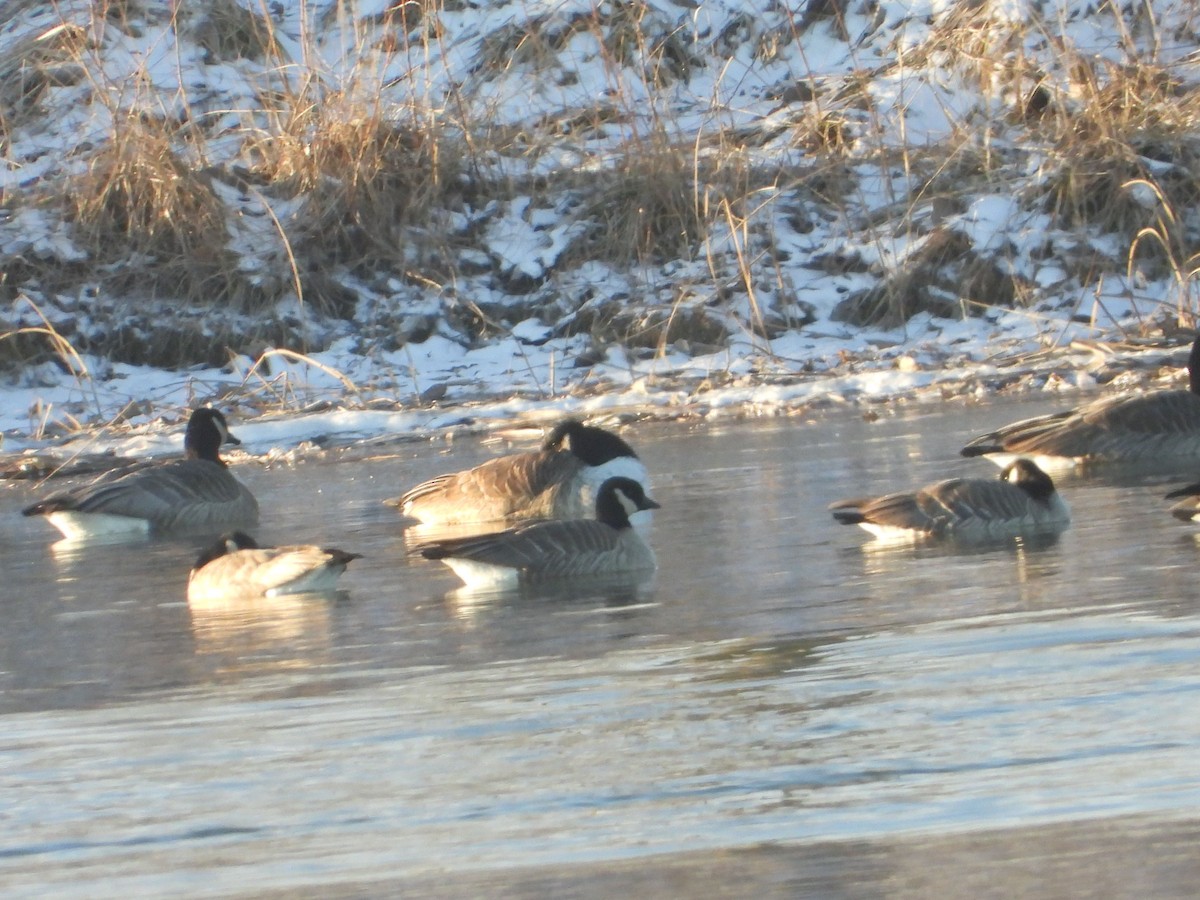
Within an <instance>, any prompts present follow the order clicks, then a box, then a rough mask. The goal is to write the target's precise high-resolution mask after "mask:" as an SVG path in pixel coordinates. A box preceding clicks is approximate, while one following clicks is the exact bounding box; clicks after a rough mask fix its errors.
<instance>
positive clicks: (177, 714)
mask: <svg viewBox="0 0 1200 900" xmlns="http://www.w3.org/2000/svg"><path fill="white" fill-rule="evenodd" d="M1059 406H1060V404H1054V405H1047V404H1045V403H1037V404H1028V403H1027V404H1024V405H1012V404H1009V405H1004V406H993V407H979V408H969V409H966V408H961V407H957V406H952V407H946V408H944V409H939V410H929V409H925V410H914V411H910V412H900V413H897V414H887V415H885V417H884V418H882V419H881V420H879V421H877V422H873V423H868V422H866V421H864V420H863V419H862V417H861V416H858V415H851V414H837V415H824V416H822V417H821V418H820V419H819V420H816V421H800V420H789V421H769V422H765V423H761V424H755V423H739V424H732V423H731V424H729V425H706V426H689V425H686V424H671V425H645V426H638V427H635V428H633V429H631V430H629V431H628V432H627V436H628V437H629V438H630V440H631V441H632V442H633V443H634V444H635V446H636V447H637V448H638V449H639V451H640V452H641V454H642V456H643V458H644V459H645V460H646V462H647V464H648V466H649V467H650V468H651V470H652V471H654V472H655V473H656V481H655V489H654V492H653V493H654V496H655V497H656V499H658V500H659V501H660V502H661V503H662V504H663V509H662V510H661V511H660V512H659V514H658V516H657V519H656V521H655V524H654V528H653V543H654V545H655V548H656V550H657V551H658V554H659V561H660V569H659V572H658V574H657V577H656V578H655V579H653V580H652V581H651V582H649V583H645V584H641V585H619V586H610V587H606V588H596V589H589V590H578V589H575V590H566V591H559V592H557V593H551V592H547V593H543V594H540V595H525V596H514V597H492V598H483V599H480V598H471V597H468V596H462V595H460V594H459V593H457V592H455V590H454V588H455V586H456V583H457V582H456V580H455V578H454V576H453V575H452V573H450V572H449V570H448V569H445V568H444V567H442V566H440V565H439V564H435V563H428V562H425V561H422V560H412V559H410V558H409V557H408V556H407V553H406V549H407V545H406V536H405V533H404V531H403V529H402V527H401V525H400V520H399V519H398V518H397V516H396V515H395V513H394V511H393V510H390V509H387V508H385V507H382V506H381V505H380V503H379V501H380V500H381V499H383V498H385V497H389V496H392V495H395V494H397V493H399V492H400V491H401V490H402V489H403V488H405V487H408V486H410V485H412V484H414V483H416V482H417V481H420V480H422V479H423V478H426V477H428V476H431V475H433V474H437V473H438V472H441V471H447V470H451V469H458V468H462V467H466V466H470V465H473V464H475V463H477V462H480V461H482V460H483V459H486V458H489V457H490V456H492V455H495V454H496V453H498V452H501V450H502V449H503V448H501V447H498V446H484V445H482V444H480V443H478V442H476V441H473V440H466V441H458V442H456V443H455V444H454V445H453V447H452V448H448V446H447V445H446V444H445V443H443V442H440V441H439V442H435V443H415V444H397V445H392V446H389V447H386V448H383V449H380V448H376V449H375V450H373V451H371V453H366V452H361V451H360V452H358V453H355V454H347V455H346V456H345V457H344V458H342V459H340V460H339V461H337V462H324V463H315V462H314V463H306V464H303V465H300V466H298V467H296V468H273V469H267V468H260V467H256V466H242V467H239V469H238V475H239V477H242V478H244V480H245V481H246V482H247V483H249V484H250V486H251V487H252V489H253V490H254V491H255V493H256V494H257V496H258V497H259V501H260V504H261V506H262V508H263V510H264V525H263V527H262V528H261V529H260V530H259V532H258V536H259V537H260V539H261V540H263V541H270V542H286V541H295V540H315V541H318V542H321V543H335V544H337V545H339V546H342V547H344V548H346V549H350V550H355V551H358V552H360V553H363V554H364V557H365V558H364V559H362V560H360V561H358V562H357V563H355V564H354V566H353V567H352V568H351V570H350V571H349V572H348V573H347V575H346V576H345V577H344V579H343V582H342V583H343V586H344V587H345V591H344V592H343V593H342V594H341V595H340V596H339V597H338V598H336V599H333V600H329V599H319V598H309V599H291V600H274V601H263V602H261V603H258V604H255V605H251V606H247V605H245V604H241V605H234V606H231V607H227V608H189V606H188V604H187V602H186V600H185V597H184V585H185V582H186V573H187V569H188V567H189V565H190V562H191V559H192V558H193V557H194V555H195V547H194V546H193V545H192V543H189V542H186V541H185V542H168V541H164V542H157V543H150V544H143V545H135V546H133V547H110V546H99V547H92V548H89V549H84V550H77V551H72V552H64V551H61V550H58V549H55V548H53V547H52V546H51V545H52V543H53V539H54V536H55V534H56V533H55V532H53V531H52V530H51V529H50V528H49V527H48V526H45V525H44V524H43V523H39V522H32V523H31V522H28V521H26V520H23V519H21V518H20V516H19V514H18V510H19V508H20V506H21V505H22V504H23V503H25V502H27V501H28V499H29V497H30V496H31V495H30V493H29V489H28V487H27V486H25V485H8V486H5V487H4V488H3V489H2V490H0V571H2V572H3V575H4V581H5V585H4V588H3V591H2V596H3V598H4V599H3V601H2V602H3V610H4V623H5V627H4V628H3V630H0V714H2V715H3V718H2V719H0V726H2V728H0V796H3V798H4V803H3V804H0V822H2V823H3V830H2V835H3V836H2V837H0V886H2V888H3V891H4V892H5V893H6V895H22V894H25V895H29V896H34V895H36V896H46V895H48V894H49V895H52V894H55V893H59V894H86V895H88V896H91V897H97V896H115V895H125V896H129V895H146V894H157V895H167V894H172V895H180V894H189V895H205V894H231V893H232V894H236V893H247V894H260V895H261V894H263V893H268V892H273V891H278V892H280V893H281V894H285V893H286V894H289V895H293V896H294V895H296V894H297V893H300V894H306V895H311V896H330V895H336V894H339V893H342V894H354V893H358V892H361V893H363V894H376V893H391V892H393V891H399V890H401V889H403V891H404V892H407V893H409V894H410V895H421V896H472V895H483V894H488V895H492V896H495V895H504V894H507V895H517V896H522V895H523V896H549V895H553V896H563V895H570V896H589V897H591V896H595V897H600V896H610V895H612V894H613V893H614V892H616V891H624V892H626V893H628V892H630V891H636V892H637V893H638V894H639V895H641V896H646V895H652V896H768V895H770V896H796V895H799V894H811V895H814V896H831V895H843V896H882V895H888V896H898V895H910V896H925V895H928V894H929V893H930V892H931V891H935V892H937V893H940V894H942V895H947V894H950V895H960V896H973V897H978V896H988V895H995V896H999V895H1006V896H1012V895H1013V894H1014V893H1022V892H1032V893H1037V894H1039V895H1042V896H1046V895H1062V896H1065V895H1077V894H1086V893H1089V892H1094V891H1096V890H1099V891H1100V892H1101V893H1104V894H1106V895H1110V896H1111V895H1115V894H1120V893H1123V892H1124V891H1123V890H1122V887H1128V886H1129V885H1130V882H1129V880H1128V879H1129V873H1130V872H1133V871H1136V872H1137V873H1138V880H1137V884H1138V885H1139V888H1138V890H1139V892H1141V893H1143V894H1147V893H1148V894H1150V895H1155V896H1163V895H1170V894H1176V895H1180V896H1182V895H1187V894H1190V893H1191V891H1192V890H1193V889H1194V884H1195V882H1196V878H1197V876H1198V875H1200V862H1197V861H1196V860H1195V859H1194V857H1195V854H1194V852H1193V850H1192V848H1193V847H1194V843H1195V840H1196V837H1197V835H1196V831H1197V827H1196V822H1197V821H1200V816H1198V815H1197V810H1198V809H1200V716H1197V715H1196V709H1197V706H1198V703H1200V614H1198V613H1200V610H1198V604H1197V600H1196V589H1195V583H1196V579H1195V574H1194V573H1195V572H1196V570H1197V562H1198V560H1200V544H1198V543H1197V541H1196V540H1195V539H1194V538H1193V537H1192V530H1191V529H1189V528H1188V527H1186V526H1184V525H1182V524H1181V523H1178V522H1175V521H1174V520H1173V519H1171V518H1170V517H1169V516H1168V515H1167V514H1166V512H1165V509H1166V506H1167V504H1166V503H1165V502H1163V501H1162V500H1161V495H1162V494H1163V493H1165V491H1166V490H1167V489H1168V488H1169V487H1171V486H1175V485H1176V484H1178V483H1179V482H1180V481H1182V480H1187V479H1189V478H1190V477H1191V476H1193V475H1196V476H1200V472H1187V471H1185V472H1182V473H1175V474H1173V475H1168V474H1161V475H1157V476H1143V477H1133V476H1130V477H1118V476H1115V475H1113V476H1108V477H1096V478H1089V479H1071V480H1066V481H1061V482H1060V485H1061V487H1062V490H1063V493H1064V495H1065V496H1066V497H1067V499H1068V502H1070V503H1071V505H1072V509H1073V512H1074V514H1075V519H1076V521H1075V524H1074V525H1073V527H1072V528H1071V529H1070V530H1069V531H1067V532H1066V533H1065V534H1063V535H1062V537H1061V538H1060V539H1059V540H1058V541H1056V542H1053V543H1051V544H1050V545H1049V546H1041V547H1020V546H1005V547H996V548H991V549H985V550H977V551H973V552H955V551H953V550H951V549H947V548H938V547H931V548H901V549H891V550H880V549H876V548H874V547H872V546H871V543H870V541H869V538H868V536H867V535H866V534H865V532H861V531H860V530H858V529H852V528H845V527H842V526H837V525H835V524H834V523H833V520H832V519H831V518H830V517H829V515H828V513H827V512H826V511H825V507H826V505H827V504H828V503H830V502H831V501H833V500H835V499H839V498H842V497H845V496H851V495H856V494H864V493H875V492H881V491H884V490H889V489H894V488H899V487H909V486H915V485H918V484H921V483H925V482H928V481H931V480H934V479H936V478H940V477H943V476H947V475H950V474H983V475H989V476H990V475H992V474H994V473H995V471H996V470H995V468H994V467H993V466H991V464H988V463H985V462H982V461H972V460H960V459H958V458H957V457H956V451H957V448H958V446H959V445H960V444H961V443H962V441H963V439H964V438H966V437H968V436H970V435H971V434H973V433H975V432H977V431H979V430H983V429H985V428H986V427H988V426H991V425H995V424H998V423H1000V422H1003V421H1007V420H1009V419H1012V418H1015V417H1017V416H1019V415H1026V414H1033V413H1036V412H1041V411H1046V410H1048V409H1052V408H1058V407H1059ZM371 454H374V455H371ZM363 457H365V458H363Z"/></svg>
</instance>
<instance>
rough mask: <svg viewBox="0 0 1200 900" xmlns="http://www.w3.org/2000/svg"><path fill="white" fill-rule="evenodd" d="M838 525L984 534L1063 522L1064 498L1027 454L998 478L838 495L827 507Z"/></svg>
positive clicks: (910, 534)
mask: <svg viewBox="0 0 1200 900" xmlns="http://www.w3.org/2000/svg"><path fill="white" fill-rule="evenodd" d="M829 510H830V512H832V513H833V517H834V518H835V519H836V520H837V521H839V522H841V523H842V524H843V525H858V526H861V527H862V528H865V529H866V530H867V531H869V532H871V533H872V534H874V535H875V536H876V537H878V538H881V539H884V540H895V539H897V538H903V539H906V540H915V539H919V538H926V537H932V538H954V539H958V540H965V541H972V540H981V541H982V540H990V539H998V538H1007V537H1015V536H1017V535H1022V534H1036V533H1045V532H1047V531H1052V530H1058V529H1061V528H1065V527H1066V526H1067V525H1068V524H1070V521H1071V514H1070V511H1069V510H1068V509H1067V504H1066V503H1065V502H1064V501H1063V499H1062V497H1060V496H1059V494H1058V491H1056V490H1055V489H1054V482H1053V481H1052V480H1051V478H1050V476H1049V475H1047V474H1046V473H1045V472H1043V471H1042V470H1041V469H1039V468H1038V467H1037V466H1036V465H1035V464H1034V463H1033V462H1031V461H1030V460H1027V459H1018V460H1016V461H1015V462H1012V463H1010V464H1009V465H1008V466H1007V467H1006V468H1005V469H1004V470H1003V471H1002V472H1001V473H1000V477H999V478H986V479H985V478H951V479H948V480H946V481H939V482H938V483H937V484H931V485H929V486H927V487H923V488H921V489H919V490H915V491H899V492H896V493H893V494H886V495H884V496H882V497H864V498H860V499H855V500H841V501H838V502H837V503H834V504H832V505H831V506H830V507H829Z"/></svg>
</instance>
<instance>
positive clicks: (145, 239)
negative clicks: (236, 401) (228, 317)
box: [60, 114, 244, 305]
mask: <svg viewBox="0 0 1200 900" xmlns="http://www.w3.org/2000/svg"><path fill="white" fill-rule="evenodd" d="M175 132H176V128H175V127H174V126H173V125H172V124H171V123H169V122H166V121H164V120H160V119H154V118H150V117H148V116H140V115H136V114H131V115H129V116H127V117H125V118H124V119H123V120H122V121H121V122H120V123H119V125H118V126H117V127H116V128H114V131H113V134H112V136H111V139H110V140H109V142H108V143H107V144H106V145H104V146H102V147H100V148H99V149H98V150H97V151H96V152H95V153H94V154H93V155H92V156H91V159H90V160H89V164H88V167H87V170H86V171H85V172H84V173H83V174H82V175H79V176H77V177H75V178H73V179H71V183H70V185H69V187H68V189H67V190H66V191H65V192H64V193H63V194H62V195H61V197H60V200H61V202H62V203H63V205H64V218H65V219H66V220H67V221H68V222H69V223H71V225H72V227H73V231H74V238H75V240H76V242H77V244H78V245H79V246H80V247H81V248H83V249H85V250H86V251H87V252H88V254H89V256H90V258H91V260H92V261H93V263H94V264H95V265H96V266H98V267H99V268H100V270H101V271H102V272H104V271H106V270H107V277H103V278H102V279H101V280H102V281H103V282H104V283H105V285H106V286H107V287H109V288H110V289H111V290H113V291H116V292H130V291H132V292H136V293H143V294H145V295H148V296H155V295H157V294H160V293H161V294H164V295H166V296H174V297H177V298H178V299H179V300H181V301H183V302H186V303H217V304H232V305H240V304H241V303H242V302H243V300H244V298H243V296H242V287H241V285H240V284H239V280H238V278H237V271H238V269H237V261H236V258H235V257H234V255H233V253H232V251H230V250H229V248H228V247H227V246H226V245H227V233H226V216H227V210H226V209H225V205H224V203H223V202H222V201H221V199H220V198H219V197H218V196H217V194H216V193H215V192H214V190H213V186H212V182H211V181H210V178H209V177H208V176H207V175H206V174H205V173H204V172H203V171H201V170H200V169H198V168H197V167H196V166H195V165H192V164H191V163H189V162H188V161H187V160H186V159H184V158H183V157H182V156H181V154H180V153H179V152H178V151H177V150H176V140H175V138H176V134H175ZM131 261H136V262H137V265H136V267H135V266H129V265H126V264H127V263H129V262H131Z"/></svg>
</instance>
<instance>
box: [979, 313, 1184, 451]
mask: <svg viewBox="0 0 1200 900" xmlns="http://www.w3.org/2000/svg"><path fill="white" fill-rule="evenodd" d="M1187 368H1188V378H1189V389H1188V390H1186V391H1183V390H1170V391H1152V392H1149V393H1144V394H1121V395H1119V396H1116V397H1104V398H1101V399H1099V400H1095V401H1093V402H1091V403H1088V404H1085V405H1083V406H1080V407H1078V408H1076V409H1070V410H1067V411H1065V412H1059V413H1051V414H1049V415H1045V416H1035V417H1034V418H1031V419H1023V420H1021V421H1019V422H1014V423H1013V424H1011V425H1006V426H1004V427H1003V428H999V429H997V430H996V431H992V432H989V433H988V434H984V435H981V436H979V437H977V438H975V439H974V440H972V441H970V442H969V443H968V444H967V445H966V446H965V447H963V448H962V455H963V456H986V457H987V458H989V459H991V460H992V461H993V462H995V463H997V464H998V465H1001V466H1004V465H1007V464H1008V463H1009V462H1011V461H1012V460H1013V459H1014V458H1016V457H1018V456H1023V457H1028V458H1030V459H1033V460H1034V461H1035V462H1036V463H1037V464H1038V465H1040V466H1043V467H1044V468H1047V469H1051V470H1055V469H1062V468H1067V467H1070V466H1075V465H1081V464H1087V463H1102V462H1103V463H1139V462H1157V461H1160V460H1168V459H1176V460H1178V459H1186V458H1188V457H1197V458H1200V336H1198V337H1197V338H1196V340H1195V341H1194V342H1193V344H1192V350H1191V354H1190V355H1189V356H1188V363H1187Z"/></svg>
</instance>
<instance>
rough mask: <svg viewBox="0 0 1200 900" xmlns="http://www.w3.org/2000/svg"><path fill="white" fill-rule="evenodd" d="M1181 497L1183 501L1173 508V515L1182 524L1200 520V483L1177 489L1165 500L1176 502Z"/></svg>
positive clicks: (1171, 510) (1171, 511)
mask: <svg viewBox="0 0 1200 900" xmlns="http://www.w3.org/2000/svg"><path fill="white" fill-rule="evenodd" d="M1179 497H1182V498H1183V499H1182V500H1179V502H1178V503H1175V504H1173V505H1172V506H1171V509H1170V513H1171V515H1173V516H1174V517H1175V518H1177V519H1179V521H1181V522H1195V521H1197V520H1200V482H1197V483H1195V484H1189V485H1187V486H1186V487H1181V488H1177V489H1175V490H1173V491H1171V493H1169V494H1167V495H1166V497H1164V498H1163V499H1164V500H1175V499H1177V498H1179Z"/></svg>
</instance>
